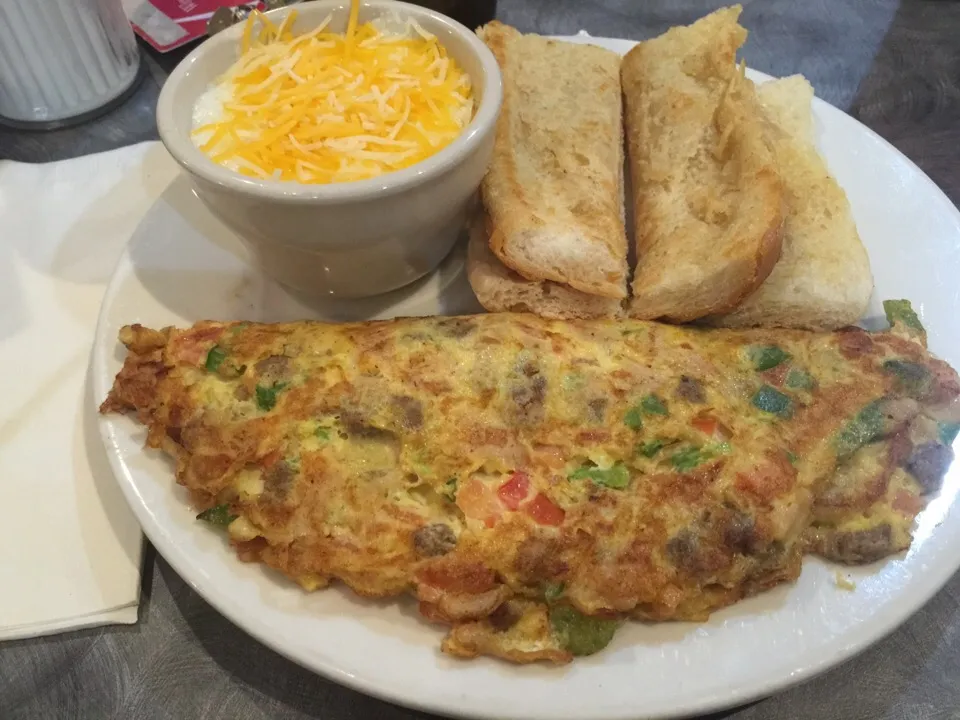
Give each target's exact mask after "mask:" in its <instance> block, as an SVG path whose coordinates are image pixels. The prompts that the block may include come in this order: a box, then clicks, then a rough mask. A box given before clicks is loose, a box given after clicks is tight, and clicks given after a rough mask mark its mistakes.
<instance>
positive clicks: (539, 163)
mask: <svg viewBox="0 0 960 720" xmlns="http://www.w3.org/2000/svg"><path fill="white" fill-rule="evenodd" d="M477 34H478V35H479V36H480V38H481V39H482V40H483V41H484V42H485V43H486V44H487V45H488V46H489V47H490V49H491V50H492V51H493V54H494V55H495V56H496V58H497V62H498V63H499V65H500V68H501V71H502V73H503V87H504V94H503V108H502V110H501V113H500V118H499V120H498V123H497V137H496V146H495V148H494V155H493V159H492V161H491V164H490V169H489V171H488V172H487V175H486V178H485V179H484V181H483V184H482V187H481V191H482V195H483V202H484V206H485V207H486V210H487V212H488V213H489V215H490V220H491V224H492V229H493V232H492V233H491V237H490V241H491V242H490V247H491V249H492V251H493V252H494V253H495V254H496V256H497V257H498V258H499V259H500V261H502V262H503V263H504V264H505V265H507V266H508V267H509V268H510V269H512V270H514V271H516V272H517V273H519V274H520V275H522V276H523V277H525V278H527V279H529V280H533V281H541V280H550V281H553V282H557V283H563V284H565V285H568V286H570V287H571V288H574V289H576V290H580V291H582V292H585V293H590V294H593V295H600V296H605V297H609V298H618V299H619V298H623V297H625V296H626V294H627V276H628V272H629V271H628V268H627V238H626V228H625V226H624V219H623V124H622V100H621V91H620V73H619V68H620V56H619V55H618V54H617V53H614V52H611V51H609V50H604V49H602V48H598V47H593V46H589V45H576V44H573V43H566V42H561V41H557V40H549V39H547V38H544V37H540V36H539V35H523V34H521V33H520V32H518V31H517V30H515V29H514V28H511V27H509V26H506V25H503V24H502V23H499V22H492V23H489V24H488V25H485V26H484V27H482V28H480V29H479V30H478V31H477Z"/></svg>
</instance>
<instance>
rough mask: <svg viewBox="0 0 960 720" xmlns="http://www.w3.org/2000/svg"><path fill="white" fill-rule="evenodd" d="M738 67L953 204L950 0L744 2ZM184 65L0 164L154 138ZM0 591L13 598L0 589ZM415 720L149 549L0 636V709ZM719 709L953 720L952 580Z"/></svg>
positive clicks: (566, 14) (583, 17)
mask: <svg viewBox="0 0 960 720" xmlns="http://www.w3.org/2000/svg"><path fill="white" fill-rule="evenodd" d="M719 4H720V3H718V2H717V0H643V2H640V1H638V0H500V11H499V17H500V19H502V20H503V21H504V22H507V23H510V24H512V25H515V26H517V27H519V28H520V29H521V30H525V31H537V32H540V33H544V34H550V33H553V34H572V33H575V32H577V31H578V30H580V29H581V28H582V29H586V30H588V31H589V32H590V33H591V34H593V35H597V36H607V37H626V38H633V39H643V38H647V37H650V36H652V35H655V34H657V33H660V32H662V31H663V30H665V29H666V28H667V27H669V26H671V25H676V24H683V23H688V22H691V21H692V20H694V19H695V18H696V17H698V16H699V15H702V14H704V13H706V12H708V11H709V10H712V9H714V7H716V6H717V5H719ZM743 4H744V6H745V8H746V9H745V12H744V16H743V22H744V24H745V25H746V26H747V27H748V28H749V29H750V30H751V34H750V38H749V40H748V41H747V45H746V48H745V50H744V56H745V57H746V60H747V63H748V64H749V65H750V66H751V67H754V68H756V69H758V70H762V71H765V72H768V73H771V74H774V75H786V74H790V73H793V72H802V73H804V74H805V75H806V76H807V77H808V78H809V79H810V81H811V82H812V83H813V85H814V87H815V88H816V89H817V93H818V94H819V95H820V96H821V97H823V98H824V99H826V100H828V101H829V102H832V103H834V104H835V105H837V106H839V107H841V108H843V109H845V110H847V111H848V112H849V113H850V114H851V115H853V116H854V117H856V118H857V119H859V120H860V121H862V122H863V123H865V124H866V125H868V126H869V127H871V128H873V129H874V130H876V131H877V132H878V133H880V135H882V136H883V137H885V138H886V139H887V140H889V141H890V142H891V143H893V144H894V145H895V146H897V147H898V148H899V149H900V150H901V151H903V152H904V153H905V154H906V155H907V156H908V157H910V158H911V159H912V160H914V161H915V162H916V163H917V164H918V165H919V166H920V167H921V168H923V170H924V171H925V172H927V173H928V174H929V175H930V177H932V178H933V180H934V181H935V182H937V184H939V185H940V187H942V188H943V189H944V190H945V191H946V193H947V195H949V196H950V198H951V199H952V200H953V201H954V202H958V201H960V3H956V2H950V1H949V0H902V1H898V0H801V1H798V0H744V1H743ZM179 57H182V53H178V54H175V55H174V56H173V57H157V56H153V55H150V54H148V55H147V56H146V64H147V67H148V69H149V72H148V73H147V77H146V79H145V81H144V82H143V83H142V84H141V85H140V86H139V88H138V89H137V90H136V92H135V93H134V94H133V95H132V96H131V97H130V98H129V99H128V100H127V101H126V102H125V103H124V104H123V105H122V106H120V107H119V108H117V109H115V110H113V111H112V112H110V113H109V114H108V115H106V116H104V117H101V118H100V119H98V120H95V121H93V122H90V123H88V124H86V125H83V126H81V127H78V128H75V129H71V130H63V131H57V132H52V133H37V132H13V131H4V130H2V129H0V158H3V159H13V160H22V161H25V162H41V161H46V160H55V159H61V158H65V157H72V156H76V155H83V154H87V153H92V152H97V151H100V150H107V149H111V148H115V147H120V146H123V145H127V144H131V143H135V142H139V141H142V140H147V139H153V138H156V127H155V125H154V122H153V110H154V106H155V103H156V97H157V93H158V91H159V87H160V85H161V84H162V83H163V79H164V77H165V76H166V73H167V72H168V71H169V70H170V69H171V67H172V66H173V65H174V64H175V63H176V61H177V60H178V59H179ZM3 591H5V592H10V591H11V589H10V588H4V589H3ZM368 717H376V718H384V719H385V720H400V719H401V718H426V716H425V715H423V714H421V713H416V712H413V711H409V710H405V709H401V708H395V707H392V706H390V705H387V704H385V703H382V702H380V701H377V700H373V699H370V698H367V697H364V696H362V695H358V694H357V693H354V692H352V691H350V690H347V689H344V688H341V687H339V686H337V685H334V684H332V683H330V682H327V681H326V680H324V679H322V678H319V677H316V676H314V675H312V674H311V673H309V672H307V671H306V670H303V669H301V668H300V667H298V666H296V665H294V664H293V663H291V662H288V661H286V660H285V659H283V658H281V657H280V656H278V655H277V654H276V653H274V652H272V651H271V650H268V649H267V648H265V647H264V646H262V645H260V644H259V643H257V642H256V641H255V640H253V639H251V638H250V637H248V636H247V635H246V634H245V633H244V632H243V631H241V630H240V629H239V628H237V627H235V626H234V625H232V624H231V623H230V622H229V621H227V620H226V619H225V618H223V617H222V616H221V615H220V614H219V613H217V612H216V611H215V610H214V609H213V608H211V607H210V606H209V605H208V604H207V603H206V602H205V601H204V600H202V599H201V598H200V597H199V596H198V595H197V594H196V593H195V592H193V591H192V590H191V589H190V588H189V587H188V586H187V585H186V584H185V583H184V581H183V580H182V579H181V578H180V577H179V576H177V574H176V573H175V572H174V571H173V570H172V569H171V568H170V566H169V565H167V564H166V563H165V562H164V561H163V559H162V558H160V557H158V556H157V555H156V553H155V552H153V551H152V549H151V550H148V553H147V557H146V564H145V567H144V585H143V601H142V607H141V619H140V622H139V623H138V624H137V625H135V626H132V627H112V628H104V629H96V630H88V631H81V632H74V633H67V634H65V635H59V636H55V637H50V638H41V639H36V640H25V641H19V642H9V643H5V644H3V645H2V646H0V718H7V719H11V718H98V719H99V718H124V719H126V718H209V719H212V718H230V719H231V720H255V719H258V718H264V719H266V718H271V719H274V720H280V719H284V720H293V719H294V718H324V720H353V719H354V718H368ZM716 717H729V718H735V719H736V720H773V719H775V718H807V717H810V718H821V719H824V720H833V719H838V720H839V719H841V718H842V719H844V720H846V719H847V718H871V719H873V718H911V719H914V718H944V719H946V718H950V719H952V720H960V575H957V576H955V577H954V578H953V579H952V580H951V582H950V583H949V584H948V585H947V587H946V588H945V589H944V590H942V591H941V592H940V593H939V594H938V595H937V596H936V597H935V598H934V599H933V600H932V601H931V602H930V603H929V604H928V605H927V606H926V607H925V608H923V609H922V610H921V611H920V612H919V613H917V615H916V616H914V617H913V618H912V619H911V620H909V621H908V622H907V623H906V624H905V625H903V627H901V628H900V629H899V630H897V631H896V632H894V633H893V634H892V635H890V636H889V637H887V638H886V639H884V640H882V641H881V642H879V643H877V644H876V645H875V646H874V647H873V648H872V649H870V650H868V651H867V652H865V653H863V654H862V655H860V656H859V657H857V658H855V659H854V660H852V661H850V662H847V663H846V664H844V665H842V666H840V667H838V668H836V669H834V670H832V671H830V672H828V673H826V674H824V675H822V676H821V677H819V678H816V679H814V680H812V681H810V682H808V683H806V684H804V685H802V686H799V687H796V688H793V689H791V690H788V691H786V692H783V693H781V694H780V695H778V696H777V697H776V698H772V699H768V700H763V701H760V702H757V703H754V704H752V705H750V706H748V707H744V708H739V709H735V710H732V711H729V712H728V713H721V714H719V715H717V716H716Z"/></svg>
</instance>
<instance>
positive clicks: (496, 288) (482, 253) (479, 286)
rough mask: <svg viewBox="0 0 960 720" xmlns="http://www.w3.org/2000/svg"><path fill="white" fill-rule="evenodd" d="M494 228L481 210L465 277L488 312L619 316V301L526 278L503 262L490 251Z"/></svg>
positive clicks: (555, 317) (556, 317)
mask: <svg viewBox="0 0 960 720" xmlns="http://www.w3.org/2000/svg"><path fill="white" fill-rule="evenodd" d="M491 234H492V235H494V236H496V235H497V234H498V233H497V231H496V230H495V229H494V228H493V224H492V222H491V221H490V218H489V216H487V215H486V214H485V213H480V214H479V215H478V217H476V218H475V219H474V220H473V222H472V223H471V226H470V243H469V245H468V246H467V279H468V280H469V281H470V286H471V287H472V288H473V292H474V294H475V295H476V296H477V300H479V301H480V304H481V305H483V307H484V308H486V309H487V310H488V311H490V312H531V313H534V314H536V315H539V316H540V317H544V318H550V319H553V320H585V319H589V318H602V317H609V318H613V317H620V316H622V313H623V307H622V301H620V300H618V299H616V298H607V297H603V296H600V295H588V294H587V293H584V292H580V291H579V290H574V289H573V288H571V287H568V286H567V285H563V284H562V283H555V282H553V281H551V280H527V279H526V278H524V277H523V276H522V275H520V274H518V273H516V272H514V271H513V270H511V269H510V268H508V267H507V266H506V265H504V264H503V263H502V262H500V260H499V259H498V258H497V256H496V255H494V254H493V252H491V250H490V241H489V240H490V237H491Z"/></svg>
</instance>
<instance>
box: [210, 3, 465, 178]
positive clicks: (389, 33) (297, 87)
mask: <svg viewBox="0 0 960 720" xmlns="http://www.w3.org/2000/svg"><path fill="white" fill-rule="evenodd" d="M358 9H359V2H358V0H353V2H352V4H351V12H350V20H349V25H348V27H347V30H346V32H345V33H334V32H329V31H327V25H328V23H329V22H330V18H329V17H328V18H327V19H326V20H325V21H324V22H322V23H321V24H320V25H319V26H317V27H316V28H314V29H313V30H311V31H310V32H307V33H304V34H301V35H297V36H294V35H293V33H292V31H291V28H292V27H293V24H294V23H295V22H296V17H297V13H296V11H291V12H290V13H289V14H288V15H287V16H286V18H285V19H284V20H283V22H282V23H281V24H280V25H276V24H274V23H273V22H271V20H270V19H269V18H268V17H267V16H264V15H261V14H260V13H257V12H254V13H252V14H251V15H250V16H249V17H248V19H247V21H246V23H247V24H246V27H245V28H244V35H243V39H242V42H241V54H240V58H239V59H238V60H237V61H236V63H235V64H234V65H233V66H232V67H231V68H230V69H229V70H228V71H227V72H226V73H225V74H224V75H223V77H221V78H220V79H219V80H218V82H217V83H216V84H215V85H213V86H212V87H210V88H209V89H208V90H207V91H206V92H205V93H204V94H203V95H202V96H201V97H200V98H199V99H198V100H197V103H196V106H195V107H194V113H193V126H194V130H193V140H194V143H195V144H196V145H197V146H198V147H199V148H200V149H201V150H202V151H203V152H204V153H206V154H208V155H209V156H210V157H211V158H212V159H213V160H214V161H215V162H217V163H220V164H222V165H225V166H226V167H228V168H230V169H232V170H234V171H236V172H239V173H242V174H244V175H249V176H252V177H256V178H261V179H276V180H283V181H294V182H300V183H334V182H347V181H352V180H363V179H366V178H372V177H377V176H379V175H382V174H383V173H387V172H391V171H394V170H400V169H403V168H406V167H409V166H410V165H413V164H414V163H416V162H419V161H420V160H423V159H425V158H427V157H430V156H431V155H433V154H435V153H437V152H439V151H440V150H442V149H443V148H444V147H446V146H447V145H449V144H450V143H451V142H452V141H453V140H454V139H456V137H457V136H458V135H460V133H461V132H462V131H463V129H464V128H465V127H466V126H467V125H468V124H469V123H470V120H471V119H472V117H473V109H474V101H473V91H472V87H471V84H470V78H469V77H468V76H467V74H466V73H465V72H463V70H461V68H460V67H459V65H458V64H457V62H456V61H455V60H454V59H453V58H451V57H449V56H448V55H447V52H446V50H445V49H444V47H443V46H442V45H441V44H440V43H439V42H438V41H437V38H436V36H434V35H432V34H431V33H428V32H426V31H425V30H423V29H422V28H421V27H420V26H419V25H417V23H416V22H414V21H412V20H410V21H407V22H402V21H400V20H397V19H392V18H378V19H377V20H375V21H373V22H369V23H365V24H363V25H360V26H358V25H357V13H358Z"/></svg>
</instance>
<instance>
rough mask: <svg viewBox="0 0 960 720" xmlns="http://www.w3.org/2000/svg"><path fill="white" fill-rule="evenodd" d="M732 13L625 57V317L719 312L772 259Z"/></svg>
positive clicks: (767, 158) (779, 195)
mask: <svg viewBox="0 0 960 720" xmlns="http://www.w3.org/2000/svg"><path fill="white" fill-rule="evenodd" d="M739 13H740V8H739V7H734V8H726V9H724V10H719V11H717V12H716V13H714V14H712V15H709V16H707V17H706V18H703V19H702V20H700V21H698V22H697V23H694V24H693V25H691V26H689V27H684V28H673V29H672V30H670V31H668V32H667V33H665V34H664V35H662V36H660V37H658V38H655V39H653V40H649V41H647V42H643V43H640V44H639V45H638V46H637V47H635V48H634V49H633V50H631V51H630V52H629V53H628V54H627V55H626V57H625V58H624V60H623V64H622V68H621V73H622V84H623V92H624V97H625V102H626V113H625V118H626V128H627V143H628V152H629V162H630V170H631V179H632V184H633V202H634V221H635V231H636V244H637V267H636V271H635V273H634V278H633V299H632V301H631V303H630V309H629V312H630V315H631V316H632V317H636V318H642V319H657V318H660V319H666V320H670V321H674V322H686V321H690V320H695V319H697V318H700V317H704V316H706V315H711V314H716V313H722V312H728V311H730V310H732V309H733V308H734V307H736V306H737V305H738V303H740V302H741V301H742V300H743V299H744V298H746V297H747V296H748V295H749V294H750V293H752V292H753V291H754V290H756V288H757V287H759V286H760V284H761V283H762V282H763V281H764V280H765V279H766V277H767V276H768V275H769V274H770V272H771V271H772V270H773V268H774V266H775V265H776V263H777V260H778V259H779V256H780V250H781V241H782V225H783V216H784V210H783V198H784V195H783V187H782V181H781V177H780V172H779V168H778V166H777V163H776V157H775V154H774V151H773V148H772V144H771V141H770V138H769V132H770V129H769V127H768V125H767V122H766V120H765V118H764V115H763V112H762V109H761V106H760V103H759V100H758V99H757V95H756V88H755V87H754V85H753V83H752V82H751V81H750V80H748V79H747V78H746V77H744V75H743V70H742V68H740V69H738V68H737V66H736V64H735V55H736V51H737V48H739V47H740V45H741V44H742V43H743V41H744V39H745V38H746V30H744V29H743V28H742V27H741V26H740V25H739V24H738V23H737V17H738V15H739Z"/></svg>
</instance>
